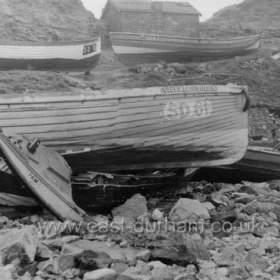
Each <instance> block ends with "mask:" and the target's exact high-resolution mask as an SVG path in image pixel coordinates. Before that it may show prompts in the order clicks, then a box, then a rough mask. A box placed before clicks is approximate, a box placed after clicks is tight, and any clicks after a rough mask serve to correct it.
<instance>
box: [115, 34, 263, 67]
mask: <svg viewBox="0 0 280 280" xmlns="http://www.w3.org/2000/svg"><path fill="white" fill-rule="evenodd" d="M110 38H111V41H112V46H113V49H114V51H115V53H116V55H117V56H118V58H119V60H120V61H121V62H122V63H123V64H125V65H127V66H133V65H136V64H148V63H156V62H158V61H165V62H168V63H172V62H179V63H183V62H191V61H201V60H209V59H220V58H225V57H233V56H237V55H246V54H250V53H252V52H255V51H257V50H258V48H259V47H260V36H258V35H256V36H249V37H238V38H230V39H201V38H187V37H185V38H184V37H173V36H163V35H152V34H139V33H125V32H111V33H110Z"/></svg>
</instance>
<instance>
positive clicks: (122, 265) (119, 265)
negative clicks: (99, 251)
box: [111, 263, 129, 274]
mask: <svg viewBox="0 0 280 280" xmlns="http://www.w3.org/2000/svg"><path fill="white" fill-rule="evenodd" d="M128 268H129V267H128V265H127V264H125V263H113V264H112V265H111V269H113V270H114V271H116V273H118V274H121V273H123V272H124V271H126V270H127V269H128Z"/></svg>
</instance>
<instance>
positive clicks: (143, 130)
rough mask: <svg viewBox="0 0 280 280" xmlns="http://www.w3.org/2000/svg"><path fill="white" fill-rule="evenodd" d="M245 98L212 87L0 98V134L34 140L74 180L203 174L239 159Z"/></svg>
mask: <svg viewBox="0 0 280 280" xmlns="http://www.w3.org/2000/svg"><path fill="white" fill-rule="evenodd" d="M247 98H248V97H247V88H246V87H238V86H216V85H203V86H202V85H193V86H169V87H153V88H135V89H120V90H108V91H84V92H71V93H46V94H24V95H23V94H1V95H0V127H2V129H3V131H4V132H5V134H6V135H13V134H19V135H25V136H26V137H28V138H29V139H33V138H39V139H41V140H42V142H43V143H44V144H45V145H47V146H48V147H51V148H53V149H55V150H56V151H59V152H60V153H61V154H63V155H64V158H65V159H66V160H67V162H68V164H69V165H70V166H71V168H72V169H73V171H74V172H76V171H77V172H86V171H101V172H102V171H105V172H111V171H119V170H139V169H161V168H189V167H190V168H193V167H194V168H196V167H209V166H217V165H222V164H232V163H234V162H236V161H238V160H239V159H241V158H242V157H243V155H244V154H245V152H246V149H247V144H248V124H247V109H248V103H249V102H248V100H247Z"/></svg>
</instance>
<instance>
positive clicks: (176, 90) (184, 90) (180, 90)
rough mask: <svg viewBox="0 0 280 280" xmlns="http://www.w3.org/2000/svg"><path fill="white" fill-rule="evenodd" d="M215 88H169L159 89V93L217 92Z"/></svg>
mask: <svg viewBox="0 0 280 280" xmlns="http://www.w3.org/2000/svg"><path fill="white" fill-rule="evenodd" d="M217 91H218V88H217V86H212V85H206V86H203V85H201V86H170V87H163V88H161V93H164V94H166V93H189V92H193V93H196V92H198V93H199V92H217Z"/></svg>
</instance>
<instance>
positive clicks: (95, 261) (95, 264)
mask: <svg viewBox="0 0 280 280" xmlns="http://www.w3.org/2000/svg"><path fill="white" fill-rule="evenodd" d="M75 261H76V264H77V267H78V268H80V269H81V270H94V269H102V268H108V267H109V266H110V265H111V263H112V259H111V258H110V256H109V255H108V254H106V253H104V252H101V253H99V252H94V251H91V250H86V251H84V252H83V253H82V254H80V255H79V256H77V257H76V258H75Z"/></svg>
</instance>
